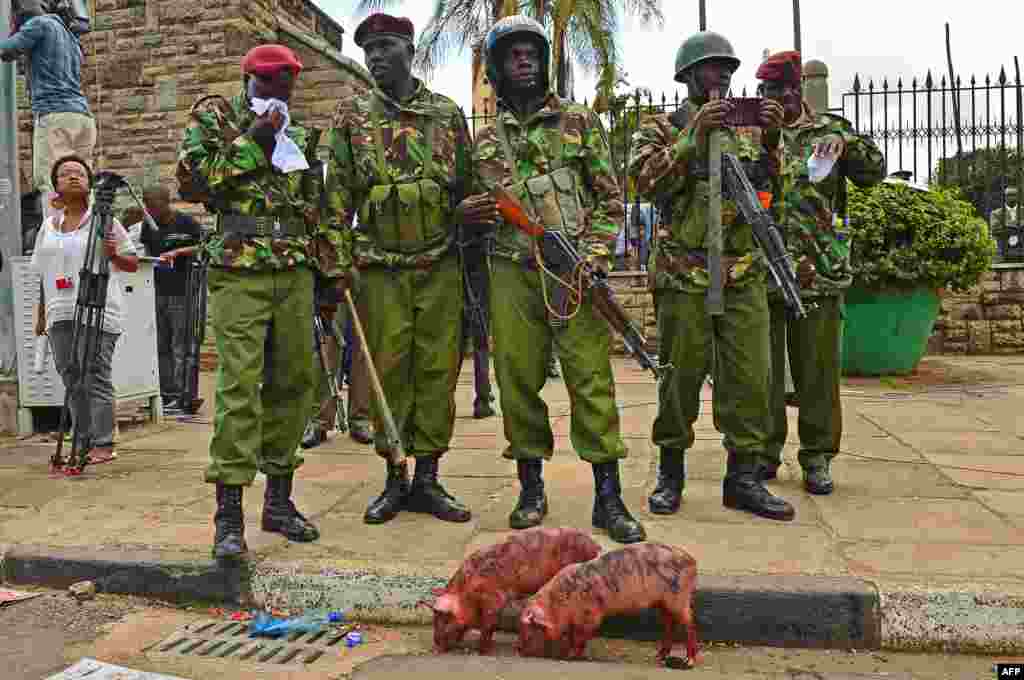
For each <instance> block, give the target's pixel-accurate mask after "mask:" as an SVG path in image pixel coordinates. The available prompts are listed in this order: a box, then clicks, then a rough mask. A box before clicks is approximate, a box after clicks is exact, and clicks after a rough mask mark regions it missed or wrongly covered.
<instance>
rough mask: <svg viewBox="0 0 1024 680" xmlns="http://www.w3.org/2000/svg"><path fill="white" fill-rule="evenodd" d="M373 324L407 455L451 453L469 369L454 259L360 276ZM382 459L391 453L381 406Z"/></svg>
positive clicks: (369, 329)
mask: <svg viewBox="0 0 1024 680" xmlns="http://www.w3.org/2000/svg"><path fill="white" fill-rule="evenodd" d="M360 275H361V277H362V285H363V286H364V287H363V290H362V291H361V294H362V295H363V296H365V301H366V310H367V314H368V318H364V319H363V320H362V321H363V324H364V328H365V330H366V335H367V338H366V339H367V344H369V346H370V353H371V354H372V356H373V363H374V366H375V367H376V368H377V373H378V376H379V377H380V382H381V386H382V387H383V388H384V396H385V397H386V398H387V400H388V405H389V406H390V407H391V412H392V414H393V415H394V418H395V425H396V426H397V427H398V431H399V433H400V434H401V437H402V443H403V444H404V445H405V450H406V452H407V453H408V454H409V455H411V456H415V457H425V456H431V455H435V454H439V453H444V452H445V451H447V450H448V446H449V444H450V443H451V438H452V432H453V431H454V428H455V387H456V384H457V382H458V377H459V368H460V366H461V364H462V342H461V339H462V272H461V270H460V268H459V261H458V258H456V257H455V256H454V255H449V256H446V257H445V258H444V259H442V260H441V261H440V262H437V263H436V264H434V265H433V266H431V267H429V268H422V269H412V268H410V269H390V268H387V267H382V266H371V267H367V268H365V269H361V270H360ZM373 411H374V429H375V431H376V433H377V438H376V445H377V451H378V452H379V453H381V454H384V453H385V452H386V448H385V446H386V444H385V440H384V425H383V421H382V420H381V416H380V412H379V410H378V408H377V404H376V403H374V409H373Z"/></svg>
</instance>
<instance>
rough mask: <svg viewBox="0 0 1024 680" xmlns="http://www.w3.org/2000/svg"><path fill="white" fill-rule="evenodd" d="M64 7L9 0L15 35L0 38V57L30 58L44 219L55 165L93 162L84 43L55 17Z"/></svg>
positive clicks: (39, 0) (44, 0)
mask: <svg viewBox="0 0 1024 680" xmlns="http://www.w3.org/2000/svg"><path fill="white" fill-rule="evenodd" d="M66 6H67V3H66V2H61V1H60V0H13V8H12V9H13V13H14V25H15V33H14V34H13V35H11V36H10V37H9V38H7V39H5V40H0V59H2V60H3V61H11V60H13V59H15V58H17V56H18V55H19V54H27V55H28V87H29V94H30V95H31V99H32V115H33V117H34V121H33V133H32V178H33V185H34V186H35V188H36V189H38V190H39V192H40V194H41V200H42V204H43V216H44V218H45V217H53V216H54V215H55V211H54V209H53V208H52V206H51V205H50V199H51V198H52V194H53V192H54V186H53V183H52V181H51V179H50V168H51V166H52V165H53V163H54V161H56V160H57V159H58V158H63V157H65V156H69V155H76V156H78V157H80V158H82V159H84V160H85V161H87V162H90V161H91V160H92V151H93V147H94V146H95V145H96V122H95V120H93V116H92V113H91V112H90V111H89V103H88V101H87V100H86V98H85V94H84V93H83V92H82V80H81V70H82V57H83V52H82V45H81V43H80V42H79V40H78V36H77V35H75V34H74V33H73V32H72V31H71V29H69V28H68V26H67V25H66V23H65V21H64V20H63V19H62V18H61V17H60V16H58V15H57V14H55V13H53V12H56V11H58V10H62V9H64V8H65V7H66Z"/></svg>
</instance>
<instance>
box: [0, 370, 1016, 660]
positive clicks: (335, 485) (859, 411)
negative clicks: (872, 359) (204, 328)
mask: <svg viewBox="0 0 1024 680" xmlns="http://www.w3.org/2000/svg"><path fill="white" fill-rule="evenodd" d="M615 366H616V373H617V384H618V394H617V398H618V401H619V403H620V406H621V413H622V423H623V434H624V436H625V437H626V441H627V444H628V445H629V449H630V457H629V459H627V460H626V461H625V462H624V464H623V466H622V476H623V485H624V488H625V492H624V495H625V498H626V501H627V503H628V504H629V506H630V508H631V509H632V510H633V511H634V513H635V514H637V515H638V516H639V517H640V518H641V519H642V521H643V522H644V523H645V526H646V528H647V531H648V536H649V538H650V539H651V540H658V541H663V542H667V543H672V544H677V545H681V546H684V547H686V548H687V549H688V550H690V551H691V552H692V553H693V554H694V556H695V557H696V558H697V563H698V567H699V570H700V590H699V594H698V604H697V609H698V612H697V613H698V621H699V623H700V626H701V635H702V637H703V638H704V639H710V640H741V641H746V642H755V643H765V644H785V645H791V646H801V645H804V646H820V647H827V646H838V647H865V648H876V647H892V648H900V649H931V648H937V647H938V648H944V649H958V650H962V651H970V650H974V651H988V652H1012V651H1018V652H1019V651H1020V650H1021V649H1022V647H1024V643H1022V639H1024V636H1022V635H1021V630H1022V626H1024V456H1022V455H1021V438H1022V437H1024V419H1022V418H1020V417H1019V414H1020V413H1021V412H1022V406H1024V360H1021V359H1019V358H1017V357H992V358H987V359H953V358H946V357H936V358H929V359H927V360H926V361H925V362H924V363H923V364H922V368H921V371H920V372H919V375H918V377H916V378H912V379H909V380H901V379H882V380H866V379H864V380H849V381H847V382H846V384H845V385H844V421H845V436H844V455H842V456H841V457H840V458H839V459H838V460H837V461H836V463H835V465H834V475H835V478H836V481H837V490H836V492H835V494H833V495H832V496H829V497H811V496H809V495H808V494H806V493H805V492H804V491H803V490H802V488H801V484H800V470H799V466H798V465H797V464H796V462H795V459H796V440H795V432H796V411H795V410H791V412H790V416H791V425H792V426H791V434H790V444H789V446H787V450H786V452H785V456H786V461H787V462H786V465H785V466H784V467H783V468H782V470H780V474H779V479H778V481H776V482H773V483H772V484H771V487H772V489H773V490H774V491H775V492H776V493H778V494H780V495H782V496H784V497H785V498H787V499H788V500H790V501H791V502H792V503H793V504H794V505H795V507H796V511H797V517H796V520H795V521H794V522H792V523H777V522H771V521H769V520H762V519H758V518H754V517H752V516H749V515H747V514H743V513H737V512H735V511H731V510H728V509H726V508H724V507H722V505H721V476H722V471H723V468H724V458H725V456H724V452H723V451H722V449H721V445H720V436H719V434H718V433H717V432H716V431H715V430H714V427H713V426H712V423H711V415H710V401H709V399H710V393H705V395H704V397H705V404H704V406H705V408H704V411H705V413H704V414H703V415H702V417H701V419H700V420H699V421H698V433H697V443H696V445H695V447H694V449H693V450H692V452H691V453H690V458H689V463H688V469H689V481H688V483H687V497H686V500H685V502H684V505H683V508H682V509H681V511H680V512H679V514H678V515H676V516H674V517H668V518H665V517H656V516H654V515H651V514H649V513H648V512H647V510H646V507H645V498H646V495H647V493H648V492H649V491H650V488H651V486H652V485H653V480H654V472H655V466H656V451H655V450H654V449H653V447H652V446H651V444H650V441H649V434H650V426H651V422H652V421H653V418H654V414H655V412H656V404H655V401H656V394H655V388H654V384H653V383H652V382H651V381H650V379H649V378H648V377H647V375H645V374H644V373H642V372H641V371H640V370H639V369H638V368H635V367H634V365H633V364H632V363H631V362H629V361H627V360H616V362H615ZM471 376H472V366H471V364H468V363H467V365H466V367H465V369H464V370H463V374H462V381H461V383H460V386H459V391H458V395H457V403H458V409H459V419H458V422H457V427H456V437H455V441H454V442H453V450H452V452H451V453H450V454H449V455H448V456H447V457H446V458H445V459H444V461H443V466H442V476H443V481H444V483H445V485H446V487H447V488H448V489H449V491H450V492H452V493H453V494H454V495H456V496H457V497H459V498H460V499H462V500H463V501H465V502H466V503H467V504H468V505H469V506H470V507H471V508H472V510H473V511H474V518H473V520H472V521H471V522H469V523H467V524H462V525H451V524H444V523H441V522H438V521H435V520H433V519H432V518H429V517H425V516H421V515H413V514H403V515H401V516H400V517H399V518H397V519H396V520H395V521H393V522H391V523H389V524H387V525H385V526H383V527H379V526H378V527H370V526H367V525H365V524H363V523H362V520H361V517H362V512H363V510H364V508H365V506H366V504H367V502H368V501H369V500H370V499H371V498H372V497H374V496H375V495H376V494H377V493H378V492H379V490H380V488H381V486H382V483H383V466H382V464H381V462H380V460H379V459H378V458H377V457H376V456H375V455H374V454H373V452H372V451H371V450H370V449H369V448H368V447H364V446H360V445H358V444H356V443H355V442H353V441H351V440H350V439H348V438H347V437H344V436H339V435H336V434H335V435H333V436H332V438H331V439H330V440H329V441H328V442H327V443H326V444H324V445H323V446H321V447H319V448H317V449H314V450H313V451H312V452H311V453H307V454H306V464H305V465H304V466H303V467H302V468H301V470H300V471H299V473H298V478H299V479H298V481H297V484H296V488H297V494H296V495H297V498H296V500H297V503H298V505H299V507H300V508H301V509H302V510H303V512H305V513H306V514H307V515H308V516H311V517H312V518H315V520H316V521H317V523H318V525H319V527H320V529H321V534H322V538H321V539H320V540H319V541H318V542H317V543H314V544H307V545H297V544H289V543H287V542H286V541H285V540H284V539H282V538H279V537H277V536H276V535H268V534H263V533H262V532H260V531H259V530H258V517H259V511H260V508H261V503H262V495H263V493H262V492H263V486H264V484H263V480H262V478H260V479H257V481H256V483H255V484H254V485H253V487H252V488H251V489H249V490H247V492H246V495H245V503H244V505H245V511H246V516H247V518H248V519H249V530H248V533H247V540H248V543H249V546H250V550H251V552H252V553H253V558H252V560H251V561H250V563H249V564H248V565H247V566H246V568H243V569H238V570H234V571H231V570H222V569H220V568H218V567H217V565H214V564H213V563H212V562H211V561H210V560H209V543H210V539H211V536H212V526H211V517H212V514H213V509H214V502H213V494H212V489H211V488H210V487H209V486H208V485H205V484H204V483H203V482H202V470H203V467H204V464H205V460H206V455H207V453H206V446H207V443H208V440H209V436H210V429H211V428H210V425H209V424H208V420H209V413H208V408H209V405H210V401H211V400H208V401H207V404H206V405H204V412H203V413H201V414H200V418H199V419H198V420H199V422H172V421H168V422H167V423H165V424H163V425H159V426H152V425H145V426H141V427H136V428H131V429H129V428H128V427H122V434H121V439H120V442H119V452H120V455H121V457H120V459H119V460H118V461H117V462H115V463H113V464H109V465H103V466H98V467H95V468H91V469H90V470H89V472H88V474H87V475H85V476H83V477H82V478H78V479H64V478H60V479H54V478H50V477H49V475H48V470H47V458H48V456H49V453H50V451H51V447H52V444H50V443H48V442H41V441H39V438H34V439H32V440H27V441H19V442H14V443H13V444H12V445H9V446H6V447H3V448H0V545H2V547H3V555H4V563H3V573H4V575H5V578H6V579H8V580H11V581H13V582H23V583H24V582H35V583H49V584H55V585H59V584H62V583H67V582H71V581H75V580H80V579H81V578H86V577H87V578H93V579H96V580H97V581H98V583H99V584H100V587H101V588H102V589H105V590H107V591H108V592H134V593H140V594H153V595H159V596H163V597H168V598H177V599H187V598H205V599H220V598H223V597H224V596H225V595H227V596H229V597H232V598H237V599H241V600H248V599H252V598H254V599H255V600H257V601H261V602H264V603H268V604H274V605H278V606H287V607H307V606H332V607H337V608H342V609H345V610H348V611H351V612H353V613H354V614H356V615H358V616H360V617H362V618H364V619H366V620H372V621H384V622H406V623H408V622H426V620H427V619H426V614H427V613H428V612H427V611H426V610H423V609H416V608H415V604H416V602H417V601H418V600H419V599H421V598H422V597H424V596H425V595H427V594H428V593H429V588H430V587H432V586H434V585H438V584H440V583H443V582H444V581H445V580H446V579H447V578H448V577H449V576H450V575H451V573H452V572H453V571H454V570H455V569H456V568H457V566H458V564H459V562H460V561H461V559H462V558H463V557H464V556H465V555H466V554H468V553H469V552H471V551H472V550H474V549H476V548H478V547H480V546H483V545H487V544H490V543H493V542H496V541H499V540H501V539H502V538H503V537H504V536H506V535H507V533H508V529H507V515H508V512H509V510H510V509H511V508H512V506H513V505H514V503H515V498H516V495H517V493H518V486H517V481H516V478H515V470H514V467H513V465H512V464H511V463H510V462H508V461H505V460H503V459H501V458H500V456H499V455H498V453H499V452H500V451H501V449H502V448H503V447H504V445H505V440H504V437H503V435H502V432H501V427H500V422H501V421H500V418H491V419H487V420H480V421H477V420H473V419H472V418H471V417H470V414H471V412H472V386H471V383H470V380H471ZM211 377H212V376H209V375H204V378H205V379H206V380H205V381H204V386H203V389H204V394H205V395H207V396H210V395H211V391H210V390H211V389H212V388H211V385H210V381H209V378H211ZM545 397H546V398H547V400H548V403H549V406H550V409H551V416H552V423H553V426H554V429H555V434H556V449H557V451H556V455H555V458H554V460H553V461H552V462H551V463H550V464H549V465H547V466H546V469H545V478H546V483H547V485H548V494H549V498H550V503H551V514H550V515H549V517H548V520H547V522H546V523H547V524H548V525H549V526H558V525H561V526H574V527H578V528H581V529H587V530H590V527H589V517H590V508H591V503H592V485H593V482H592V477H591V474H590V471H589V469H587V468H585V467H584V466H583V465H582V464H581V463H580V462H579V461H578V460H577V459H576V457H575V455H574V454H573V452H572V449H571V444H570V443H569V438H568V426H569V418H568V417H567V416H568V397H567V395H566V393H565V389H564V386H563V384H562V382H561V381H560V380H556V381H553V382H552V383H550V384H549V385H548V386H547V387H546V388H545ZM204 421H206V422H204ZM595 537H596V538H597V540H598V541H599V542H600V543H602V545H604V546H605V547H607V548H612V547H614V545H615V544H613V543H612V542H610V541H609V540H608V539H607V537H605V536H604V535H603V534H602V533H601V532H596V536H595ZM653 623H654V622H653V620H651V619H650V617H639V618H631V619H627V620H622V621H617V622H612V624H611V625H609V626H608V627H607V629H606V633H607V634H610V635H615V634H621V635H630V636H634V637H635V636H641V637H644V636H648V637H649V636H650V635H652V634H654V633H655V628H656V627H655V626H654V625H653Z"/></svg>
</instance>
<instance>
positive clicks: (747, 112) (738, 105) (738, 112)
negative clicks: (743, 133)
mask: <svg viewBox="0 0 1024 680" xmlns="http://www.w3.org/2000/svg"><path fill="white" fill-rule="evenodd" d="M729 101H730V102H731V103H732V105H733V109H732V113H730V114H729V117H728V118H726V119H725V124H726V125H728V126H729V127H760V126H761V102H763V101H764V99H762V98H761V97H733V98H732V99H730V100H729Z"/></svg>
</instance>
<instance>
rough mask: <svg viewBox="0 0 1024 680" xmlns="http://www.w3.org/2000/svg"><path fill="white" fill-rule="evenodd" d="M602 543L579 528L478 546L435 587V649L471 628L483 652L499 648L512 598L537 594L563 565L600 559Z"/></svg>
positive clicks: (544, 531) (538, 532) (443, 647)
mask: <svg viewBox="0 0 1024 680" xmlns="http://www.w3.org/2000/svg"><path fill="white" fill-rule="evenodd" d="M600 552H601V547H600V546H599V545H598V544H597V543H595V542H594V540H593V539H591V538H590V536H588V535H587V534H585V533H583V532H582V531H578V530H576V529H545V528H534V529H526V530H525V531H520V532H517V533H516V534H514V535H512V536H511V537H510V538H509V539H508V540H506V541H505V542H503V543H498V544H497V545H492V546H490V547H488V548H481V549H480V550H477V551H476V552H474V553H473V554H472V555H470V556H469V557H468V558H466V560H465V562H463V563H462V566H461V567H459V570H458V571H457V572H455V575H454V576H452V579H451V581H449V582H448V586H447V587H445V588H435V589H434V595H435V596H436V598H437V599H436V600H434V602H433V603H432V604H431V603H428V602H421V603H420V604H423V605H424V606H427V607H430V608H431V609H432V610H433V611H434V651H435V652H446V651H448V650H449V649H451V647H452V646H453V645H456V644H458V643H459V642H460V641H461V640H462V638H463V636H464V635H465V634H466V631H467V630H469V629H470V628H476V629H478V630H479V631H480V653H481V654H489V653H491V652H493V651H494V641H493V636H494V631H495V630H496V629H497V627H498V615H499V613H500V612H501V610H502V608H503V607H504V606H505V605H506V604H507V603H508V602H509V600H515V599H520V598H523V597H526V596H528V595H532V594H533V593H535V592H537V591H538V590H539V589H540V587H541V586H543V585H544V584H545V583H547V582H548V581H549V580H550V579H551V577H553V576H554V575H555V574H557V573H558V572H559V570H560V569H562V567H564V566H566V565H568V564H575V563H577V562H586V561H587V560H592V559H594V558H595V557H597V555H598V554H600Z"/></svg>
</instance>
